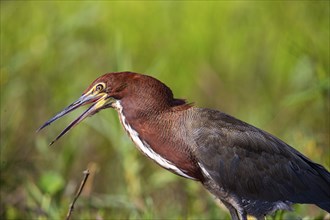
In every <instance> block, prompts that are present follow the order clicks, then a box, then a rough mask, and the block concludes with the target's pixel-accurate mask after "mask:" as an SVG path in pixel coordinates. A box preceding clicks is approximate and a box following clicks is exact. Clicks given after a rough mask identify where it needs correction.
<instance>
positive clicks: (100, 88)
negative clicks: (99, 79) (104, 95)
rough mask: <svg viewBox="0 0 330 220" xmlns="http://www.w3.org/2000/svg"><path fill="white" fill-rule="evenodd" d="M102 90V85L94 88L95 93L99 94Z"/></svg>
mask: <svg viewBox="0 0 330 220" xmlns="http://www.w3.org/2000/svg"><path fill="white" fill-rule="evenodd" d="M103 89H104V85H103V84H98V85H97V86H96V87H95V90H96V91H97V92H100V91H102V90H103Z"/></svg>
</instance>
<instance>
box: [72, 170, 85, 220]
mask: <svg viewBox="0 0 330 220" xmlns="http://www.w3.org/2000/svg"><path fill="white" fill-rule="evenodd" d="M83 174H84V179H83V180H82V181H81V183H80V187H79V189H78V191H77V193H76V196H75V197H74V199H73V201H72V203H71V204H70V207H69V211H68V214H66V220H69V219H70V217H71V214H72V212H73V209H74V204H75V203H76V201H77V199H78V197H79V196H80V193H81V191H82V190H83V188H84V186H85V183H86V181H87V179H88V176H89V170H88V169H87V170H85V171H84V172H83Z"/></svg>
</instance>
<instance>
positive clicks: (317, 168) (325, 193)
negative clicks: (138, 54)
mask: <svg viewBox="0 0 330 220" xmlns="http://www.w3.org/2000/svg"><path fill="white" fill-rule="evenodd" d="M85 104H92V105H91V106H90V107H89V108H88V109H87V110H86V111H85V112H84V113H83V114H82V115H81V116H79V117H78V118H77V119H76V120H75V121H73V122H72V123H71V124H70V125H69V126H68V127H67V128H66V129H65V130H64V131H63V132H62V133H61V134H60V135H59V136H58V137H57V138H56V139H55V140H57V139H58V138H60V137H61V136H62V135H64V134H65V133H66V132H67V131H69V130H70V129H71V128H72V127H73V126H75V125H76V124H78V123H79V122H80V121H82V120H83V119H84V118H85V117H87V116H89V115H92V114H95V113H97V112H98V111H100V110H102V109H105V108H115V109H116V110H117V112H118V114H119V118H120V121H121V123H122V125H123V127H124V129H125V130H126V132H127V133H128V135H129V136H130V137H131V139H132V140H133V142H134V143H135V144H136V146H137V148H138V149H139V150H140V151H141V152H142V153H144V154H145V155H146V156H148V157H149V158H151V159H152V160H154V161H155V162H156V163H158V164H159V165H160V166H162V167H164V168H165V169H167V170H170V171H171V172H173V173H175V174H178V175H180V176H183V177H186V178H189V179H193V180H196V181H199V182H201V183H202V184H203V185H204V186H205V187H206V189H208V190H209V191H210V192H211V193H212V194H214V195H215V196H216V197H217V198H218V199H220V200H221V201H222V202H223V203H224V204H225V205H226V207H227V208H228V209H229V211H230V214H231V216H232V219H241V220H243V219H246V218H247V214H249V215H253V216H255V217H257V218H259V219H262V218H263V217H264V216H265V215H267V214H269V213H272V212H273V211H276V210H278V209H286V210H289V209H290V205H292V204H294V203H310V204H316V205H317V206H319V207H320V208H322V209H324V210H326V211H328V212H330V174H329V172H328V171H327V170H326V169H325V168H324V167H323V166H321V165H319V164H316V163H314V162H312V161H311V160H310V159H308V158H307V157H305V156H304V155H302V154H301V153H299V152H298V151H297V150H295V149H294V148H292V147H290V146H289V145H287V144H286V143H284V142H283V141H281V140H279V139H278V138H276V137H274V136H273V135H271V134H269V133H267V132H264V131H262V130H260V129H258V128H256V127H254V126H252V125H249V124H247V123H245V122H242V121H240V120H238V119H236V118H234V117H232V116H230V115H227V114H225V113H222V112H220V111H216V110H211V109H203V108H196V107H193V106H192V105H190V104H187V103H186V102H185V101H184V100H182V99H175V98H173V94H172V91H171V90H170V89H169V88H168V87H167V86H166V85H164V84H163V83H161V82H160V81H158V80H156V79H154V78H152V77H150V76H146V75H141V74H137V73H130V72H120V73H109V74H105V75H103V76H101V77H99V78H97V79H96V80H95V81H94V82H93V83H92V84H91V85H90V86H89V87H88V88H87V89H86V90H85V92H84V93H83V95H82V96H81V97H80V98H79V99H78V100H77V101H76V102H74V103H73V104H71V105H70V106H69V107H67V108H66V109H64V110H63V111H62V112H60V113H59V114H57V115H56V116H55V117H53V118H52V119H50V120H49V121H47V122H46V123H45V124H44V125H43V126H42V127H41V128H40V129H42V128H44V127H45V126H47V125H49V124H51V123H52V122H53V121H55V120H57V119H58V118H60V117H62V116H63V115H65V114H67V113H68V112H70V111H72V110H74V109H76V108H78V107H80V106H82V105H85ZM52 143H53V142H52Z"/></svg>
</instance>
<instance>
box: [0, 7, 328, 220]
mask: <svg viewBox="0 0 330 220" xmlns="http://www.w3.org/2000/svg"><path fill="white" fill-rule="evenodd" d="M329 4H330V3H329V2H328V1H317V2H308V1H289V2H285V1H265V2H262V1H233V2H230V1H219V2H213V1H207V2H199V1H191V2H189V1H184V2H176V1H158V2H151V1H145V2H123V1H113V2H112V1H97V2H92V1H83V2H76V1H1V67H0V70H1V81H0V85H1V141H0V148H1V179H0V180H1V183H0V184H1V194H0V195H1V208H0V217H1V218H2V219H63V218H64V216H65V215H66V212H67V210H68V207H69V204H70V203H71V201H72V199H73V197H74V194H75V191H76V188H77V187H78V185H79V183H80V181H81V179H82V171H83V170H85V169H86V168H87V167H89V168H90V169H91V171H92V175H91V176H90V178H89V182H88V184H87V186H86V189H85V191H84V192H83V194H82V196H81V197H80V198H79V200H78V202H77V204H76V209H75V211H74V213H73V217H74V218H75V219H95V218H98V217H99V218H101V219H178V220H181V219H223V218H229V215H228V213H227V212H226V211H224V210H223V209H221V208H219V207H218V206H217V205H216V203H215V202H214V201H213V198H212V197H211V196H210V195H209V194H208V193H207V192H206V191H205V190H204V189H202V186H201V185H200V184H198V183H195V182H193V181H189V180H185V179H183V178H181V177H177V176H175V175H173V174H171V173H169V172H167V171H165V170H163V169H161V168H159V167H158V166H157V165H155V164H154V163H153V162H151V161H150V160H148V159H147V158H145V157H144V156H143V155H141V154H140V153H139V152H138V151H137V150H136V149H135V148H134V146H133V144H132V143H131V141H130V139H129V138H128V137H127V136H126V134H125V132H124V131H123V129H122V128H121V126H120V124H119V122H118V118H117V115H116V113H115V112H114V111H111V110H106V111H103V112H101V113H99V114H97V115H95V116H93V118H88V119H86V120H85V122H83V123H81V124H80V125H79V126H77V127H76V128H74V129H73V130H72V131H71V132H70V133H69V134H67V135H66V136H65V137H63V138H62V139H61V140H60V141H58V142H57V143H56V144H55V145H54V146H52V147H48V143H49V142H50V141H51V140H52V138H54V137H55V136H56V135H57V134H58V133H59V132H60V131H61V129H62V128H64V127H65V126H66V125H67V124H68V123H69V122H70V120H72V119H73V118H74V117H75V116H77V115H78V114H79V113H78V112H77V113H73V114H71V115H70V116H67V117H65V118H63V119H62V120H60V121H58V122H56V123H54V124H53V125H52V126H51V127H49V128H47V129H46V130H45V131H42V132H40V133H38V134H37V133H35V130H36V129H37V128H38V127H39V126H40V125H41V124H43V122H45V121H46V120H47V119H49V118H50V117H51V116H53V115H54V114H55V113H57V112H58V111H59V110H61V109H62V108H63V107H65V106H67V105H68V104H70V103H71V102H72V101H74V100H75V99H76V98H78V97H79V96H80V94H81V93H82V91H83V90H84V89H85V88H86V87H87V86H88V85H89V84H90V83H91V82H92V80H94V79H95V78H96V77H98V76H99V75H101V74H103V73H105V72H114V71H124V70H131V71H134V72H140V73H147V74H150V75H152V76H154V77H156V78H158V79H160V80H161V81H163V82H165V83H166V84H167V85H168V86H169V87H171V88H172V90H173V92H174V94H175V96H176V97H180V98H186V99H187V100H188V101H189V102H194V103H195V105H198V106H201V107H210V108H216V109H221V110H222V111H225V112H227V113H229V114H231V115H234V116H236V117H238V118H240V119H242V120H245V121H247V122H249V123H251V124H254V125H256V126H258V127H260V128H262V129H264V130H267V131H269V132H271V133H273V134H275V135H276V136H278V137H280V138H281V139H283V140H285V141H286V142H287V143H289V144H290V145H292V146H293V147H295V148H296V149H298V150H299V151H301V152H303V153H304V154H305V155H307V156H308V157H310V158H311V159H313V160H314V161H317V162H318V163H321V164H323V165H325V166H326V167H327V168H329V166H330V161H329V133H330V128H329V123H330V122H329V98H330V97H329V91H330V85H329V84H330V78H329V59H330V55H329V46H330V45H329V39H330V36H329V25H330V24H329V8H330V6H329ZM294 208H295V211H294V212H291V213H287V212H285V213H283V215H282V214H281V213H279V214H277V215H276V216H275V217H274V219H276V220H277V219H282V218H283V219H292V218H298V217H301V218H304V219H320V218H322V216H324V215H325V212H323V211H321V210H320V209H318V208H315V207H314V206H302V205H297V206H295V207H294ZM269 219H271V218H269Z"/></svg>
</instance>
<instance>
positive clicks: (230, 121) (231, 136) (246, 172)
mask: <svg viewBox="0 0 330 220" xmlns="http://www.w3.org/2000/svg"><path fill="white" fill-rule="evenodd" d="M196 111H198V112H199V114H194V115H198V117H200V118H199V119H198V120H193V121H194V122H193V124H191V129H192V130H193V133H194V141H195V144H196V145H197V147H196V149H195V156H196V157H197V159H198V161H199V162H200V163H202V165H203V166H204V167H205V169H206V170H207V171H208V173H209V174H210V175H211V177H212V178H213V179H214V180H215V181H216V182H217V183H218V184H220V185H221V186H222V187H223V188H224V189H226V190H228V191H230V192H233V193H235V194H236V195H237V196H239V197H241V198H245V199H256V200H263V201H291V202H293V203H314V204H317V205H318V206H320V207H321V208H323V209H326V210H327V211H329V210H330V174H329V172H328V171H327V170H326V169H325V168H324V167H322V166H321V165H319V164H316V163H314V162H312V161H311V160H309V159H308V158H307V157H305V156H303V155H302V154H301V153H299V152H298V151H297V150H295V149H293V148H292V147H290V146H289V145H287V144H286V143H284V142H283V141H281V140H279V139H278V138H276V137H274V136H272V135H271V134H268V133H266V132H264V131H262V130H260V129H258V128H256V127H253V126H251V125H249V124H247V123H244V122H242V121H240V120H238V119H235V118H233V117H231V116H229V115H227V114H224V113H221V112H219V111H215V110H209V109H196Z"/></svg>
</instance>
